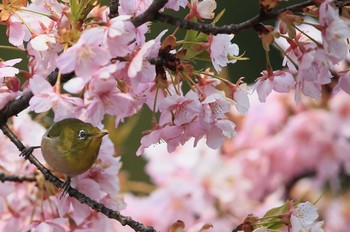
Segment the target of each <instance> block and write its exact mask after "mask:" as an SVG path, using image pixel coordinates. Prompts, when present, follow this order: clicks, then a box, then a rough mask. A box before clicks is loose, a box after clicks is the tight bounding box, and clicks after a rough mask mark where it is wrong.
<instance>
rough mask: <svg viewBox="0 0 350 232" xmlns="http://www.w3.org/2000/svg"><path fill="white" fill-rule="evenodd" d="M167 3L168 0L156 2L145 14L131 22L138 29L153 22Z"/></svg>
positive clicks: (156, 0)
mask: <svg viewBox="0 0 350 232" xmlns="http://www.w3.org/2000/svg"><path fill="white" fill-rule="evenodd" d="M167 2H168V0H154V1H153V2H152V4H151V5H150V6H149V7H148V9H147V10H146V11H145V12H143V13H142V14H140V15H139V16H137V17H136V18H134V19H132V20H131V21H132V23H133V24H134V25H135V27H138V26H141V25H142V24H144V23H146V22H149V21H153V20H154V19H155V17H156V15H157V14H158V12H159V10H160V9H162V8H163V7H164V6H165V4H167Z"/></svg>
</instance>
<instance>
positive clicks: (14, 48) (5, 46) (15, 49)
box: [0, 45, 24, 52]
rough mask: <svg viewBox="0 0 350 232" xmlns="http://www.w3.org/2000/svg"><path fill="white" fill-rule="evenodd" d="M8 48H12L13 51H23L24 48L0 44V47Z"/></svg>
mask: <svg viewBox="0 0 350 232" xmlns="http://www.w3.org/2000/svg"><path fill="white" fill-rule="evenodd" d="M1 48H3V49H9V50H14V51H21V52H24V50H22V49H20V48H18V47H13V46H7V45H0V49H1Z"/></svg>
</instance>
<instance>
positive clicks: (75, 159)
mask: <svg viewBox="0 0 350 232" xmlns="http://www.w3.org/2000/svg"><path fill="white" fill-rule="evenodd" d="M106 134H108V133H107V132H103V131H101V130H100V129H99V128H97V127H94V126H92V125H91V124H90V123H85V122H83V121H81V120H79V119H75V118H67V119H63V120H61V121H59V122H56V123H55V124H53V125H52V126H51V127H50V128H49V129H48V130H47V131H46V133H45V134H44V135H43V138H42V140H41V153H42V154H43V156H44V159H45V161H46V163H48V164H49V165H50V166H51V167H52V168H53V169H54V170H55V171H57V172H59V173H62V174H65V175H67V180H66V182H65V183H64V185H63V186H62V187H61V188H63V193H62V196H63V195H65V194H66V193H67V192H68V190H69V187H70V180H71V177H74V176H77V175H80V174H82V173H83V172H85V171H87V170H88V169H89V168H90V167H91V166H92V165H93V164H94V162H95V161H96V158H97V155H98V153H99V150H100V146H101V142H102V137H103V136H105V135H106ZM35 148H39V147H30V148H28V149H26V150H24V151H23V152H22V153H21V155H22V156H27V155H29V154H30V153H31V152H32V151H33V149H35Z"/></svg>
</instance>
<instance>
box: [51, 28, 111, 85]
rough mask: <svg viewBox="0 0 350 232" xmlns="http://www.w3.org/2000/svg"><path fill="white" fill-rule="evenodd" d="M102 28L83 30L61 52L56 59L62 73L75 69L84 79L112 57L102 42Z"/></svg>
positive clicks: (89, 76)
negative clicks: (75, 40)
mask: <svg viewBox="0 0 350 232" xmlns="http://www.w3.org/2000/svg"><path fill="white" fill-rule="evenodd" d="M103 32H104V29H103V28H97V27H95V28H91V29H87V30H85V31H84V32H83V33H82V34H81V36H80V38H79V40H78V42H77V43H76V44H74V45H73V46H72V47H70V48H68V49H67V50H66V51H65V52H63V53H62V54H61V55H60V56H59V57H58V59H57V67H58V68H59V69H60V71H61V72H62V73H69V72H72V71H75V74H76V75H77V76H79V77H82V78H84V79H87V78H91V76H92V75H93V74H94V73H95V72H96V71H98V69H99V68H101V67H102V66H104V65H107V64H108V63H109V62H110V59H111V58H112V57H111V55H110V53H109V51H108V49H107V48H106V47H103V46H101V44H102V43H103V34H104V33H103Z"/></svg>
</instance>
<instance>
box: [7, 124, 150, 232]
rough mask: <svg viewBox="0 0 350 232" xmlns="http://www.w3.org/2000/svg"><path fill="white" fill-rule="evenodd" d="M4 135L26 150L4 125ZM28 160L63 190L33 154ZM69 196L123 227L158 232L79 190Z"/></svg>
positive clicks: (54, 177) (72, 190)
mask: <svg viewBox="0 0 350 232" xmlns="http://www.w3.org/2000/svg"><path fill="white" fill-rule="evenodd" d="M0 129H1V130H2V131H3V133H4V134H5V135H6V136H8V137H9V138H10V140H11V141H12V142H13V143H14V144H15V145H16V147H17V148H18V149H19V150H20V151H23V150H24V149H25V146H24V145H23V144H22V142H21V141H20V140H19V139H18V138H17V136H16V135H15V134H14V133H13V132H12V131H11V130H10V128H8V126H7V125H6V124H4V125H2V126H1V128H0ZM27 159H28V160H29V162H30V163H32V164H33V165H34V166H35V167H37V168H38V169H39V171H40V172H41V173H42V174H43V175H44V177H45V179H46V180H48V181H50V182H51V183H52V184H54V185H55V186H56V187H57V188H61V187H62V185H63V182H62V181H61V180H60V179H58V178H57V177H56V176H54V175H53V174H52V173H51V172H50V171H49V170H48V169H47V168H45V167H44V165H42V164H41V163H40V162H39V161H38V160H37V159H36V158H35V156H33V155H32V154H29V155H28V156H27ZM68 194H69V196H71V197H74V198H75V199H77V200H78V201H79V202H80V203H82V204H86V205H88V206H90V207H91V208H92V209H93V210H95V211H96V212H101V213H103V214H104V215H106V216H107V217H108V218H111V219H115V220H117V221H119V222H120V223H121V224H122V225H123V226H125V225H128V226H130V227H131V228H133V229H134V230H135V231H139V232H156V230H155V229H154V228H153V227H151V226H145V225H143V224H142V223H140V222H137V221H135V220H133V219H132V218H131V217H127V216H123V215H121V214H120V212H118V211H115V210H112V209H110V208H107V207H106V206H104V205H103V204H101V203H98V202H96V201H94V200H92V199H91V198H89V197H88V196H86V195H85V194H83V193H81V192H79V191H78V190H76V189H74V188H72V187H70V189H69V190H68Z"/></svg>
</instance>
